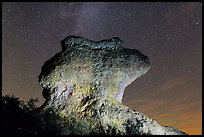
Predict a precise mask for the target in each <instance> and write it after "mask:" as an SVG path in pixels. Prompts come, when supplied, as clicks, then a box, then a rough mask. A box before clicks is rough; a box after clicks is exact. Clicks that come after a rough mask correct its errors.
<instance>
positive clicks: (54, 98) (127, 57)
mask: <svg viewBox="0 0 204 137" xmlns="http://www.w3.org/2000/svg"><path fill="white" fill-rule="evenodd" d="M61 44H62V50H61V51H60V52H59V53H57V54H56V55H55V56H54V57H52V58H51V59H50V60H48V61H46V62H45V64H44V65H43V67H42V70H41V73H40V75H39V83H40V85H41V86H42V87H43V88H44V90H43V97H44V98H45V99H46V101H45V103H44V105H43V106H44V108H43V109H44V110H45V109H47V108H49V107H53V108H54V109H55V110H56V111H58V112H59V113H60V116H61V117H62V118H64V119H65V120H66V121H67V125H65V126H64V127H63V132H62V133H61V134H111V135H112V134H120V135H127V134H140V135H145V134H146V135H156V134H158V135H164V134H167V135H168V134H169V135H174V134H175V135H178V134H181V135H183V134H185V133H184V132H181V131H179V130H177V129H174V128H171V127H165V126H161V125H159V124H158V123H157V122H156V121H155V120H152V119H150V118H148V117H147V116H146V115H144V114H143V113H141V112H135V111H133V110H131V109H130V108H128V107H127V106H125V105H123V104H122V98H123V94H124V89H125V87H126V86H127V85H129V84H130V83H131V82H133V81H134V80H135V79H136V78H138V77H140V76H142V75H143V74H145V73H146V72H147V71H148V70H149V69H150V63H149V59H148V57H147V56H145V55H143V54H142V53H141V52H140V51H138V50H135V49H126V48H124V47H123V46H122V44H123V41H122V40H120V39H119V38H117V37H114V38H112V39H108V40H102V41H97V42H95V41H92V40H88V39H85V38H81V37H77V36H69V37H67V38H65V39H64V40H63V41H62V42H61Z"/></svg>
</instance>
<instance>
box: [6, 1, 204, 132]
mask: <svg viewBox="0 0 204 137" xmlns="http://www.w3.org/2000/svg"><path fill="white" fill-rule="evenodd" d="M69 35H78V36H82V37H85V38H88V39H92V40H102V39H109V38H112V37H120V38H121V39H122V40H123V41H124V47H126V48H132V49H138V50H140V51H141V52H142V53H144V54H145V55H147V56H148V57H149V59H150V63H151V69H150V70H149V71H148V72H147V73H146V74H145V75H144V76H142V77H140V78H138V79H137V80H136V81H134V82H133V83H132V84H131V85H129V86H128V87H127V88H126V90H125V91H126V92H125V95H124V99H123V103H124V104H126V105H127V106H129V107H130V108H131V109H133V110H137V111H140V112H143V113H144V114H147V115H148V116H149V117H151V118H153V119H155V120H156V121H158V122H159V123H160V124H162V125H168V126H172V127H175V128H178V129H179V130H182V131H184V132H186V133H188V134H202V130H201V129H202V124H201V121H202V109H201V108H202V84H201V83H202V66H201V65H202V63H201V62H202V51H201V49H202V3H199V2H175V3H173V2H172V3H168V2H145V3H142V2H135V3H128V2H117V3H115V2H111V3H109V2H103V3H101V2H97V3H94V2H85V3H83V2H77V3H75V2H67V3H63V2H53V3H51V2H50V3H47V2H42V3H41V2H32V3H31V2H27V3H25V2H21V3H20V2H19V3H14V2H13V3H11V2H5V3H2V93H3V95H5V94H14V95H15V96H18V97H19V98H20V99H22V100H27V99H29V98H39V99H40V103H42V102H43V101H44V99H43V98H42V94H41V93H42V88H41V87H40V86H39V84H38V82H37V80H38V78H37V77H38V75H39V73H40V71H41V67H42V65H43V64H44V62H45V61H46V60H48V59H50V58H51V57H52V56H54V55H55V54H56V53H57V52H59V51H60V50H61V45H60V41H61V40H62V39H64V38H65V37H66V36H69Z"/></svg>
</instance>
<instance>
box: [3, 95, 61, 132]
mask: <svg viewBox="0 0 204 137" xmlns="http://www.w3.org/2000/svg"><path fill="white" fill-rule="evenodd" d="M36 102H38V99H30V100H29V101H27V102H24V101H20V100H19V98H17V97H14V96H8V95H6V96H3V97H2V100H1V105H2V117H1V118H2V123H1V134H2V135H51V134H52V135H53V134H55V135H57V134H59V133H60V132H61V131H60V125H62V122H63V121H60V120H59V119H60V118H59V115H58V114H57V112H55V111H54V110H53V109H52V108H49V109H46V110H45V111H39V110H38V108H37V106H36Z"/></svg>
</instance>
